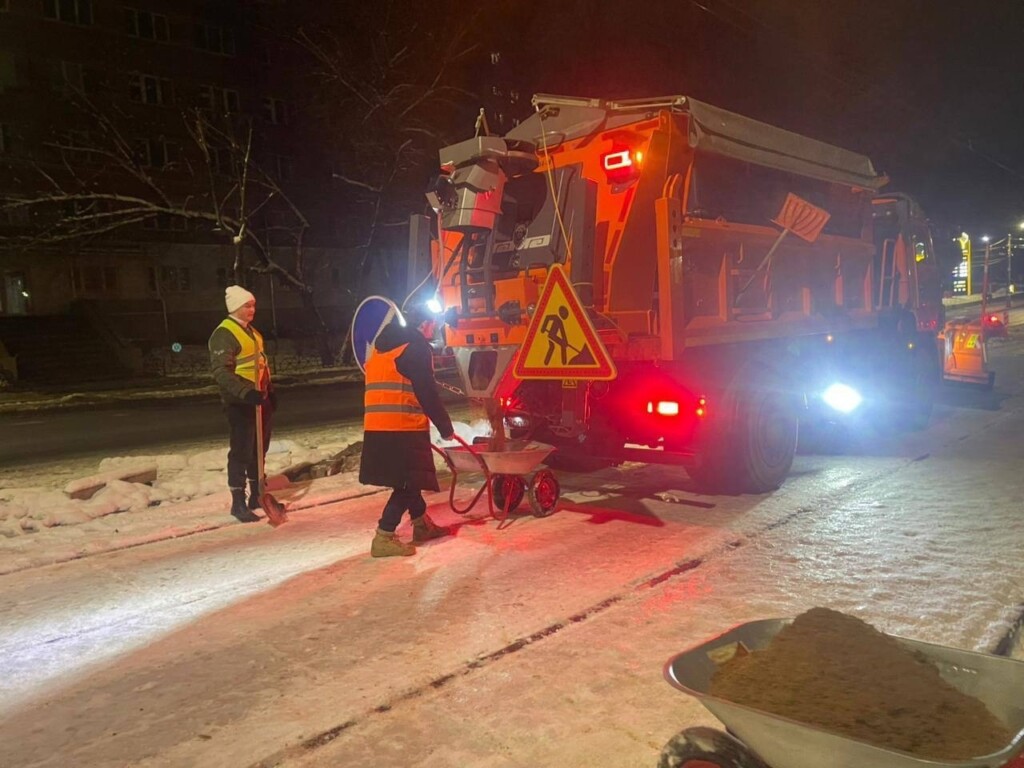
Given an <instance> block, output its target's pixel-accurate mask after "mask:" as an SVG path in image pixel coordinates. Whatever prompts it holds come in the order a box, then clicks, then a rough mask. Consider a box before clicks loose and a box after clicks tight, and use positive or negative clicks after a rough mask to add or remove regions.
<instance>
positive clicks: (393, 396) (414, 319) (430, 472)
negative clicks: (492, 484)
mask: <svg viewBox="0 0 1024 768" xmlns="http://www.w3.org/2000/svg"><path fill="white" fill-rule="evenodd" d="M436 327H437V318H436V316H435V315H434V314H433V313H431V312H430V311H429V310H428V309H427V308H426V307H420V306H416V307H414V308H412V309H410V310H408V311H407V312H406V313H405V322H404V324H403V323H402V322H401V321H395V322H392V323H391V324H390V325H388V326H387V327H385V328H384V330H382V331H381V332H380V334H379V335H378V336H377V339H376V340H375V341H374V349H373V353H372V354H371V355H370V357H369V359H368V360H367V361H366V395H365V400H364V403H365V411H366V415H365V417H364V422H363V429H364V432H363V453H362V457H361V459H360V464H359V482H361V483H363V484H365V485H382V486H385V487H388V488H392V489H393V490H392V492H391V497H390V498H389V499H388V501H387V504H385V505H384V511H383V513H382V514H381V517H380V521H379V523H378V525H377V532H376V535H375V536H374V537H373V543H372V544H371V546H370V554H371V555H372V556H373V557H392V556H395V555H413V554H415V553H416V547H415V544H420V543H423V542H425V541H429V540H430V539H436V538H439V537H441V536H447V535H448V534H450V533H451V531H450V530H449V529H448V528H444V527H442V526H439V525H437V524H436V523H434V521H433V520H431V519H430V517H428V516H427V503H426V501H425V500H424V499H423V493H422V492H423V491H437V490H440V488H439V486H438V484H437V472H436V471H435V470H434V457H433V453H432V452H431V448H430V424H429V423H428V419H429V421H432V422H433V423H434V426H436V427H437V429H438V431H439V432H440V433H441V437H443V438H445V439H451V438H452V436H453V435H454V434H455V430H454V429H453V427H452V420H451V418H450V417H449V416H448V411H447V410H446V409H445V407H444V404H443V403H442V402H441V396H440V395H439V394H438V391H437V384H436V383H435V382H434V365H433V354H432V351H431V348H430V344H429V343H428V341H427V339H430V338H432V337H433V335H434V330H435V328H436ZM407 511H408V513H409V516H410V517H411V518H412V531H413V535H412V543H411V544H408V543H405V542H403V541H401V540H399V538H398V536H397V534H396V533H395V529H396V528H398V524H399V523H400V522H401V520H402V515H403V514H405V512H407Z"/></svg>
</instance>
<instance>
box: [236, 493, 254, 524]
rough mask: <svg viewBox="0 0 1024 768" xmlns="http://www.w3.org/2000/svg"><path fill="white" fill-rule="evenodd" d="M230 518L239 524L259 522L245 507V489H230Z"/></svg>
mask: <svg viewBox="0 0 1024 768" xmlns="http://www.w3.org/2000/svg"><path fill="white" fill-rule="evenodd" d="M231 516H232V517H233V518H235V519H236V520H237V521H238V522H240V523H255V522H256V521H258V520H259V517H257V516H256V515H254V514H253V513H252V511H251V510H250V509H249V508H248V507H247V506H246V505H245V488H232V489H231Z"/></svg>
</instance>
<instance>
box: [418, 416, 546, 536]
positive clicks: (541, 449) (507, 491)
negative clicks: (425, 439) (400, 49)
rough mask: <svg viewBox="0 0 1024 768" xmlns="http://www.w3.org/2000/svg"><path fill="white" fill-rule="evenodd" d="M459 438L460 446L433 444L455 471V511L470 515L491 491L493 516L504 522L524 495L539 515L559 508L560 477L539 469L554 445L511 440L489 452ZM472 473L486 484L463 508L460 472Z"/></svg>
mask: <svg viewBox="0 0 1024 768" xmlns="http://www.w3.org/2000/svg"><path fill="white" fill-rule="evenodd" d="M455 439H456V440H457V441H458V442H459V445H457V446H452V447H449V448H439V447H438V446H436V445H431V448H433V449H434V451H435V452H436V453H438V454H440V455H441V457H442V458H443V459H444V461H445V463H446V464H447V465H448V469H449V470H451V473H452V483H451V489H450V490H449V492H448V503H449V505H450V506H451V508H452V510H453V511H455V512H457V513H458V514H460V515H465V514H468V513H469V511H470V510H472V509H473V507H474V506H476V503H477V501H479V500H480V497H481V496H483V495H484V492H485V491H489V493H488V494H487V507H488V509H489V511H490V513H491V516H492V517H494V518H495V519H497V520H500V521H505V520H506V519H507V518H508V515H509V513H510V512H512V511H513V510H514V509H515V508H516V507H518V506H519V504H520V503H521V502H522V500H523V498H526V499H527V501H528V503H529V505H530V509H531V510H532V511H533V514H534V515H535V516H536V517H547V516H548V515H550V514H551V513H552V512H554V511H555V507H556V506H557V505H558V499H559V497H560V496H561V494H562V489H561V486H560V485H559V484H558V478H556V477H555V473H554V472H552V471H551V470H550V469H547V468H544V469H539V470H538V469H537V467H538V466H540V463H541V462H542V461H544V459H546V458H547V457H548V456H549V455H550V454H551V452H552V451H554V450H555V448H554V446H551V445H547V444H546V443H538V442H534V441H532V440H510V441H508V442H507V443H506V444H505V450H503V451H489V450H485V446H480V445H470V444H469V443H467V442H466V441H465V440H463V439H462V438H461V437H459V436H458V435H456V436H455ZM472 472H479V473H481V474H483V476H484V484H483V485H482V486H480V489H479V490H478V491H477V492H476V495H475V496H473V498H472V499H471V500H470V502H469V503H468V504H467V505H466V506H465V507H461V508H460V507H459V506H458V505H457V504H456V503H455V488H456V486H457V485H458V481H459V473H472Z"/></svg>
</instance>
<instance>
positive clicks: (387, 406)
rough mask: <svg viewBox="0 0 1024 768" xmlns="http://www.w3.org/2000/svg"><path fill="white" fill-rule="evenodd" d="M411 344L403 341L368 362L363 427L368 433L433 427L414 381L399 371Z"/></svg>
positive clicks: (426, 429)
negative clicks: (399, 361) (401, 359)
mask: <svg viewBox="0 0 1024 768" xmlns="http://www.w3.org/2000/svg"><path fill="white" fill-rule="evenodd" d="M408 346H409V345H408V344H402V345H401V346H400V347H395V348H394V349H392V350H389V351H387V352H379V351H375V352H374V353H373V354H372V355H370V359H369V360H367V361H366V395H365V397H364V399H363V405H364V406H365V416H364V417H363V429H365V430H366V431H367V432H426V431H428V430H429V429H430V424H429V423H428V421H427V416H426V414H425V413H423V409H422V408H421V407H420V402H419V400H417V399H416V393H415V392H413V388H412V382H411V381H410V380H409V379H407V378H405V376H403V375H402V374H401V373H399V372H398V365H397V361H398V358H399V356H400V355H401V354H402V353H403V352H404V351H405V348H406V347H408Z"/></svg>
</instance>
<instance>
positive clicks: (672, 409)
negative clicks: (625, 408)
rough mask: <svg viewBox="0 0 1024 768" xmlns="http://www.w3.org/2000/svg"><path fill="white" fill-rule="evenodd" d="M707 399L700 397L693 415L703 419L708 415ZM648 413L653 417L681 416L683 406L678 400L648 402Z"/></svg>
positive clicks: (694, 407) (695, 403) (695, 404)
mask: <svg viewBox="0 0 1024 768" xmlns="http://www.w3.org/2000/svg"><path fill="white" fill-rule="evenodd" d="M707 409H708V401H707V398H704V397H698V398H697V399H696V401H694V404H693V415H694V416H697V417H698V418H703V417H704V416H706V415H707ZM647 412H648V413H649V414H651V415H652V416H653V415H655V414H657V415H658V416H679V415H680V414H681V413H682V412H683V409H682V405H680V403H679V402H678V401H677V400H648V401H647Z"/></svg>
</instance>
